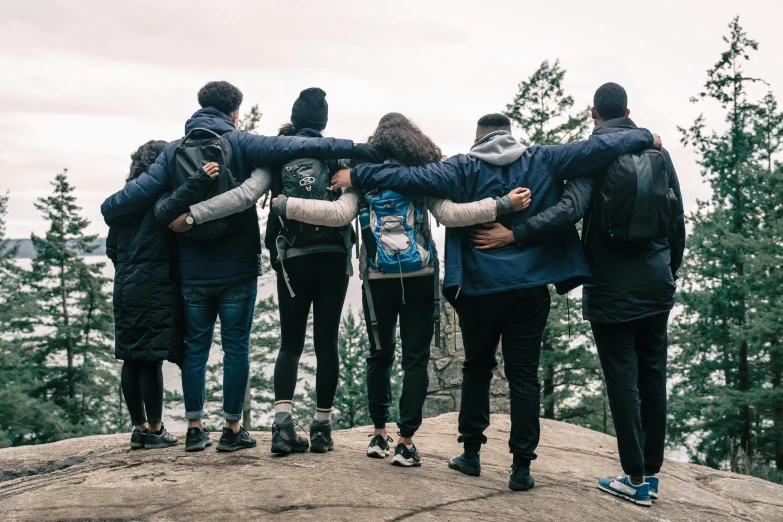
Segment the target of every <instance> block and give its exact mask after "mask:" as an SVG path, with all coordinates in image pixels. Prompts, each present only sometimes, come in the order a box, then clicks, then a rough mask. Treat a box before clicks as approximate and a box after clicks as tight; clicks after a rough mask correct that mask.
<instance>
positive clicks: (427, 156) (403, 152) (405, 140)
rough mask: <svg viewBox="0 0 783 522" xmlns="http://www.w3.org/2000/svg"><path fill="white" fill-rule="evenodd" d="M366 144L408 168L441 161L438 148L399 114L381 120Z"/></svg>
mask: <svg viewBox="0 0 783 522" xmlns="http://www.w3.org/2000/svg"><path fill="white" fill-rule="evenodd" d="M367 142H368V143H370V144H371V145H375V146H376V147H378V148H379V149H381V151H382V152H383V153H384V154H385V155H386V156H388V157H390V158H394V159H395V160H396V161H398V162H400V163H402V164H403V165H407V166H409V167H419V166H422V165H427V164H428V163H436V162H438V161H441V160H442V159H443V153H442V152H441V150H440V147H438V146H437V145H435V143H434V142H433V141H432V140H431V139H430V138H429V137H428V136H427V135H426V134H424V133H423V132H422V131H421V129H419V127H417V126H416V124H415V123H413V122H412V121H411V120H409V119H408V118H406V117H405V116H403V115H402V114H400V113H399V112H390V113H388V114H386V115H385V116H384V117H383V118H381V121H380V122H378V128H377V129H375V133H373V135H372V136H370V137H369V138H368V139H367Z"/></svg>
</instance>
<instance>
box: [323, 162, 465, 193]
mask: <svg viewBox="0 0 783 522" xmlns="http://www.w3.org/2000/svg"><path fill="white" fill-rule="evenodd" d="M463 158H465V156H461V155H458V156H452V157H451V158H449V159H447V160H446V161H443V162H441V163H430V164H429V165H425V166H423V167H403V166H401V165H393V164H390V163H386V164H383V165H370V164H364V165H359V166H358V167H355V168H353V169H352V170H351V172H350V184H351V185H353V186H355V187H356V188H360V189H363V190H370V189H390V190H396V191H398V192H401V193H403V194H417V195H420V196H427V197H435V198H444V199H452V200H456V201H459V200H460V199H462V198H461V196H462V186H461V184H462V181H463V178H464V177H465V176H466V175H467V174H466V173H465V172H463V171H464V170H465V169H464V161H463ZM344 172H345V171H341V172H338V173H337V174H336V175H335V176H334V177H333V178H332V185H335V182H336V181H339V180H341V179H343V178H344V177H345V176H344V175H341V173H344ZM337 186H338V187H340V186H341V185H337Z"/></svg>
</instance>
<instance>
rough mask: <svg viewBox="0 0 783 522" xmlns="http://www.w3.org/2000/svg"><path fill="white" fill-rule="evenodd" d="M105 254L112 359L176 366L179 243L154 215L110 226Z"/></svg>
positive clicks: (181, 322) (179, 353)
mask: <svg viewBox="0 0 783 522" xmlns="http://www.w3.org/2000/svg"><path fill="white" fill-rule="evenodd" d="M108 224H109V236H108V238H107V239H106V254H107V255H108V256H109V258H110V259H111V260H112V262H113V263H114V267H115V275H114V335H115V337H114V356H115V357H116V358H117V359H121V360H123V361H148V362H152V361H163V360H169V361H171V362H173V363H176V364H178V365H180V364H181V362H182V353H183V351H184V340H183V332H184V320H183V305H182V294H181V292H180V287H179V274H178V273H177V238H176V236H175V234H174V233H173V232H172V231H170V230H169V229H168V228H166V227H165V226H163V225H161V224H159V223H158V221H157V220H156V219H155V213H154V209H153V208H150V209H149V210H148V211H146V212H145V213H140V214H134V215H130V216H124V217H123V218H118V219H117V220H114V221H110V222H109V223H108Z"/></svg>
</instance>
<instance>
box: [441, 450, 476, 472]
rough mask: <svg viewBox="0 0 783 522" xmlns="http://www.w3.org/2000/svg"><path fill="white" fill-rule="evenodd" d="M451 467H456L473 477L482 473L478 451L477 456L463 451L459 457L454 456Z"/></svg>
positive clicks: (450, 462)
mask: <svg viewBox="0 0 783 522" xmlns="http://www.w3.org/2000/svg"><path fill="white" fill-rule="evenodd" d="M449 468H451V469H455V470H457V471H459V472H460V473H464V474H465V475H470V476H471V477H478V476H479V475H481V459H480V457H479V454H478V453H476V456H475V457H474V456H473V455H467V454H466V453H463V454H462V455H460V456H459V457H454V458H453V459H451V460H450V461H449Z"/></svg>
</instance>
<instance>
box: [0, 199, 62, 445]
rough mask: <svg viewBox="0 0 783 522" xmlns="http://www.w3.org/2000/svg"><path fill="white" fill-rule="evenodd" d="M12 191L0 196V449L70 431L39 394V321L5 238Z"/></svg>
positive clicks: (13, 251)
mask: <svg viewBox="0 0 783 522" xmlns="http://www.w3.org/2000/svg"><path fill="white" fill-rule="evenodd" d="M7 208H8V196H7V195H6V196H0V448H2V447H6V446H16V445H20V444H37V443H44V442H50V441H54V440H57V439H60V438H63V437H64V436H67V434H68V432H69V430H68V426H67V425H66V423H64V422H62V420H61V419H62V411H61V410H60V409H59V408H57V407H56V406H55V405H53V404H51V403H49V402H47V401H46V399H45V398H43V397H41V396H40V394H39V393H38V390H39V389H40V388H42V387H43V381H42V378H43V377H44V376H43V375H42V374H41V372H40V371H38V368H37V365H36V363H35V360H34V359H33V357H32V354H31V353H30V347H29V345H28V342H29V338H30V336H31V335H32V333H33V327H34V324H35V322H36V320H37V314H38V311H39V310H38V307H37V304H36V302H35V298H34V297H35V296H34V295H33V294H32V292H31V291H30V288H29V285H28V284H27V281H28V278H29V274H28V273H27V271H25V270H23V269H22V268H21V267H20V266H19V265H18V264H17V263H16V262H15V261H14V258H15V256H16V253H17V251H18V245H14V244H11V243H10V242H8V241H7V240H6V239H5V216H6V213H7Z"/></svg>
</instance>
